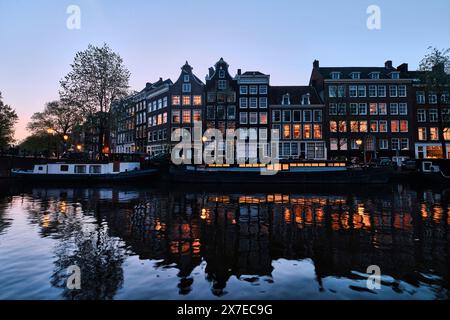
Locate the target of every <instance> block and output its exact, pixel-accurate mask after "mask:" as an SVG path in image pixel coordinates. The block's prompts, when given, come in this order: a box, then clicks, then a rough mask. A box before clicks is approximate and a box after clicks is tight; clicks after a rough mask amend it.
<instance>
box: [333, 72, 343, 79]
mask: <svg viewBox="0 0 450 320" xmlns="http://www.w3.org/2000/svg"><path fill="white" fill-rule="evenodd" d="M340 78H341V73H340V72H332V73H331V79H333V80H339V79H340Z"/></svg>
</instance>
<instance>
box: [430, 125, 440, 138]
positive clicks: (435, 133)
mask: <svg viewBox="0 0 450 320" xmlns="http://www.w3.org/2000/svg"><path fill="white" fill-rule="evenodd" d="M430 140H433V141H436V140H439V129H438V128H435V127H432V128H430Z"/></svg>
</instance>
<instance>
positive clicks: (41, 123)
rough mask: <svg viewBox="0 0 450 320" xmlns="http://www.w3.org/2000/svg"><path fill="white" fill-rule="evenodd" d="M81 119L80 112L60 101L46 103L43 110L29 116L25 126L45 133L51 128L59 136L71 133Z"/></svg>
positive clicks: (36, 131) (35, 131)
mask: <svg viewBox="0 0 450 320" xmlns="http://www.w3.org/2000/svg"><path fill="white" fill-rule="evenodd" d="M82 121H83V117H82V115H81V114H80V112H79V111H78V110H77V109H76V108H75V107H72V106H68V105H66V104H64V103H63V102H61V101H52V102H49V103H47V105H46V106H45V109H44V111H43V112H36V113H35V114H33V115H32V116H31V121H30V122H29V123H28V126H27V128H28V129H29V130H31V131H32V132H34V133H46V132H47V130H48V129H50V128H51V129H53V130H54V132H55V133H56V134H57V135H59V136H64V135H67V134H70V133H72V131H73V129H74V127H75V126H76V125H78V124H80V123H81V122H82Z"/></svg>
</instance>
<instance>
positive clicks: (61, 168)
mask: <svg viewBox="0 0 450 320" xmlns="http://www.w3.org/2000/svg"><path fill="white" fill-rule="evenodd" d="M59 170H60V171H61V172H68V171H69V166H68V165H66V164H63V165H61V167H60V168H59Z"/></svg>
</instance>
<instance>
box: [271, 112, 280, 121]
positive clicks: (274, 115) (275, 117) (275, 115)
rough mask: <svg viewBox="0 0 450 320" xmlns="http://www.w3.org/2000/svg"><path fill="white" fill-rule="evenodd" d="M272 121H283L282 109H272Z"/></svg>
mask: <svg viewBox="0 0 450 320" xmlns="http://www.w3.org/2000/svg"><path fill="white" fill-rule="evenodd" d="M272 121H273V122H280V121H281V111H280V110H274V111H272Z"/></svg>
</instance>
